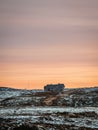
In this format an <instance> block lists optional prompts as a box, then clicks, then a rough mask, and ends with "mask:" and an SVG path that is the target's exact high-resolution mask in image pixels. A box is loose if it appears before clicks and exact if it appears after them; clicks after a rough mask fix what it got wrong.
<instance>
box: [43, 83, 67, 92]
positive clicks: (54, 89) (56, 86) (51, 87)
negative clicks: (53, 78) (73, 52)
mask: <svg viewBox="0 0 98 130" xmlns="http://www.w3.org/2000/svg"><path fill="white" fill-rule="evenodd" d="M64 87H65V86H64V84H48V85H46V86H44V91H46V92H47V91H51V92H62V91H64Z"/></svg>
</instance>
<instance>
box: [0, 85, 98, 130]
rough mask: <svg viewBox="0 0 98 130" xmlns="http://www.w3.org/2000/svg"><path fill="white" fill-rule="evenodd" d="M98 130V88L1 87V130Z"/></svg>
mask: <svg viewBox="0 0 98 130" xmlns="http://www.w3.org/2000/svg"><path fill="white" fill-rule="evenodd" d="M20 129H21V130H22V129H23V130H43V129H44V130H98V87H92V88H77V89H67V88H65V89H64V90H63V91H62V92H52V91H44V90H23V89H12V88H7V87H1V88H0V130H20Z"/></svg>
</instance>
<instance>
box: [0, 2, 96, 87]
mask: <svg viewBox="0 0 98 130" xmlns="http://www.w3.org/2000/svg"><path fill="white" fill-rule="evenodd" d="M52 83H53V84H56V83H64V84H65V86H66V87H68V88H77V87H92V86H98V0H0V86H6V87H13V88H23V89H41V88H43V86H45V85H46V84H52Z"/></svg>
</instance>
